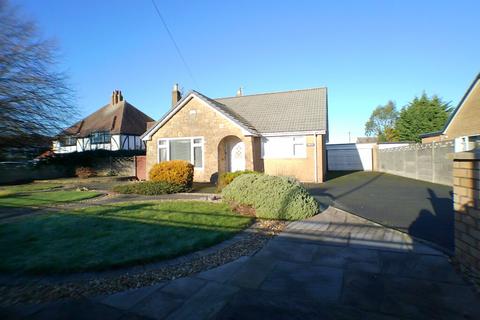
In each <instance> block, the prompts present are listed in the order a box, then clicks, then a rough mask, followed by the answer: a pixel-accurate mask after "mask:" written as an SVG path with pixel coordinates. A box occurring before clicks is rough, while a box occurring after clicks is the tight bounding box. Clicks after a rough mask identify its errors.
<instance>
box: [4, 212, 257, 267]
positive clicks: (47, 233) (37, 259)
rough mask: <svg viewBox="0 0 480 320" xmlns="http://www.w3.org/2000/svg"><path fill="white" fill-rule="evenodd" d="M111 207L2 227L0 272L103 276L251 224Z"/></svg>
mask: <svg viewBox="0 0 480 320" xmlns="http://www.w3.org/2000/svg"><path fill="white" fill-rule="evenodd" d="M113 207H114V206H110V207H109V208H108V209H107V210H106V211H107V212H106V213H105V212H100V213H99V214H94V213H88V212H82V211H78V212H66V213H54V214H48V215H42V216H37V217H33V218H29V219H24V220H22V221H18V222H16V223H9V224H3V225H0V233H1V234H2V238H1V240H0V271H3V272H21V273H33V274H51V273H68V272H79V271H94V270H95V271H99V270H105V269H111V268H119V267H125V266H130V265H135V264H139V263H148V262H153V261H158V260H162V259H169V258H174V257H177V256H180V255H183V254H186V253H189V252H193V251H197V250H200V249H203V248H206V247H209V246H211V245H213V244H216V243H218V242H221V241H223V240H226V239H228V238H230V237H232V236H233V235H235V234H236V233H238V232H239V231H241V230H243V229H244V228H246V227H248V226H249V225H250V224H251V222H252V219H251V218H249V217H243V216H238V215H234V214H232V215H228V214H223V213H222V212H221V211H220V212H218V214H217V213H209V214H206V213H204V212H194V211H191V212H185V210H183V211H182V212H171V211H169V210H166V211H162V210H154V209H153V208H151V210H150V209H149V206H148V205H147V206H146V205H145V204H144V205H140V204H134V205H132V206H128V207H127V208H126V209H125V207H124V208H123V209H122V208H121V207H120V208H113ZM89 209H91V208H89ZM145 209H146V211H145ZM122 210H123V211H125V210H126V211H125V215H123V214H122V213H121V211H122ZM142 210H143V211H142ZM127 212H129V215H127V214H126V213H127ZM154 214H156V215H157V217H155V216H154Z"/></svg>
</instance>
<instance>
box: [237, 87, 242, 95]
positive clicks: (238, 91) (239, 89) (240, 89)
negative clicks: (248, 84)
mask: <svg viewBox="0 0 480 320" xmlns="http://www.w3.org/2000/svg"><path fill="white" fill-rule="evenodd" d="M241 96H243V88H242V87H240V88H238V90H237V97H241Z"/></svg>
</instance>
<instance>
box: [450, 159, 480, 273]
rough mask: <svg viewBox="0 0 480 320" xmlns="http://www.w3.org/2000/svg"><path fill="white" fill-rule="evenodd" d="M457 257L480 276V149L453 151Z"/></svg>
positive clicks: (466, 267) (470, 270) (470, 271)
mask: <svg viewBox="0 0 480 320" xmlns="http://www.w3.org/2000/svg"><path fill="white" fill-rule="evenodd" d="M453 192H454V198H453V199H454V210H455V257H456V259H457V260H458V262H460V264H461V265H462V266H463V267H464V269H465V271H467V272H469V273H470V275H472V276H473V277H475V278H476V279H477V280H479V279H480V151H477V152H462V153H456V154H454V163H453Z"/></svg>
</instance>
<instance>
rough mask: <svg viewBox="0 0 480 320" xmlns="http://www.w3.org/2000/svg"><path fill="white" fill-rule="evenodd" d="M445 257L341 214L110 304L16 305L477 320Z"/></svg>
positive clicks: (47, 309) (140, 312)
mask: <svg viewBox="0 0 480 320" xmlns="http://www.w3.org/2000/svg"><path fill="white" fill-rule="evenodd" d="M479 302H480V300H479V297H478V295H477V293H476V292H475V291H474V290H473V288H472V286H470V285H469V284H468V283H466V282H465V281H464V280H463V279H462V278H461V276H460V275H459V274H457V273H456V272H455V271H454V268H453V267H452V266H451V264H450V263H449V261H448V258H447V256H445V255H444V254H443V253H441V252H439V251H437V250H435V249H433V248H431V247H429V246H428V245H425V244H423V243H421V242H418V241H416V240H414V239H412V238H411V237H410V236H408V235H407V234H404V233H401V232H399V231H396V230H393V229H389V228H385V227H383V226H381V225H378V224H375V223H373V222H370V221H368V220H365V219H363V218H360V217H358V216H355V215H352V214H349V213H347V212H345V211H342V210H338V209H335V208H333V207H330V208H328V209H327V210H325V211H324V212H323V213H321V214H319V215H317V216H315V217H313V218H311V219H308V220H303V221H298V222H293V223H291V224H289V225H288V227H287V228H286V229H285V231H284V232H283V233H281V234H280V235H279V236H277V237H275V238H273V239H272V240H270V241H269V242H268V243H267V245H266V246H265V247H263V249H261V250H260V251H258V252H257V253H256V254H254V255H252V256H245V257H241V258H239V259H237V260H235V261H233V262H230V263H228V264H225V265H223V266H220V267H217V268H214V269H210V270H207V271H204V272H202V273H198V274H195V275H193V276H190V277H185V278H180V279H175V280H171V281H166V282H162V283H159V284H156V285H153V286H149V287H143V288H139V289H135V290H129V291H123V292H119V293H115V294H112V295H107V296H98V297H85V298H84V299H81V300H68V301H59V302H54V303H49V304H43V305H16V306H11V307H8V308H6V309H2V310H1V311H0V318H2V319H8V318H15V317H18V318H26V319H67V318H68V319H97V318H98V319H292V318H294V319H480V303H479Z"/></svg>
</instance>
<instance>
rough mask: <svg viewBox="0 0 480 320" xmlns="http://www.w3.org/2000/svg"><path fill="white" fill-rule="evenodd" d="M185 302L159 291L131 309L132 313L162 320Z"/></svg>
mask: <svg viewBox="0 0 480 320" xmlns="http://www.w3.org/2000/svg"><path fill="white" fill-rule="evenodd" d="M184 301H185V299H181V298H175V297H172V296H171V295H169V294H168V293H165V292H162V291H161V290H157V291H155V292H154V293H152V294H151V295H149V296H148V297H146V298H145V299H143V300H142V301H140V302H139V303H137V304H136V305H135V306H134V307H133V308H131V309H130V312H132V313H135V314H137V315H140V316H144V317H149V318H153V319H162V318H165V317H166V316H167V315H168V314H169V313H171V312H172V311H174V310H175V309H177V308H178V307H180V306H181V305H182V304H183V302H184Z"/></svg>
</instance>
